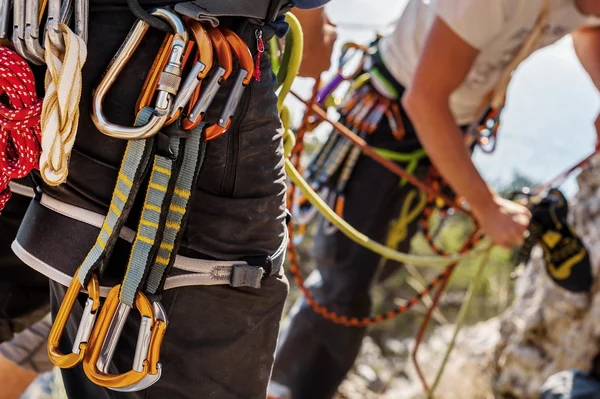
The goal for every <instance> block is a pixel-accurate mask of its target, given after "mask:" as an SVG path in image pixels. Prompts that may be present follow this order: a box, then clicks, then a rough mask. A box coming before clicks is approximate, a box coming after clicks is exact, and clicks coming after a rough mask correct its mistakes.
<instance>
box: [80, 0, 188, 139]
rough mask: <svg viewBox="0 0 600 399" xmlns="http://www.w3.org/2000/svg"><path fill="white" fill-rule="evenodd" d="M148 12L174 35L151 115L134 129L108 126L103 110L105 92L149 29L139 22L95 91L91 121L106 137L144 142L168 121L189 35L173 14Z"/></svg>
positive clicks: (159, 11) (157, 10)
mask: <svg viewBox="0 0 600 399" xmlns="http://www.w3.org/2000/svg"><path fill="white" fill-rule="evenodd" d="M150 13H151V14H152V15H154V16H156V17H159V18H161V19H164V20H165V21H167V22H168V23H169V25H171V27H172V28H173V31H174V32H175V33H174V35H173V41H172V42H171V43H170V48H171V51H170V57H169V60H168V62H167V63H166V66H165V67H164V69H163V70H162V71H161V76H160V79H159V82H158V87H157V96H156V103H155V105H154V113H153V114H152V117H151V118H150V120H149V121H148V123H146V124H144V125H141V126H135V127H134V126H121V125H117V124H114V123H111V122H110V121H109V120H108V119H107V118H106V116H105V115H104V112H103V110H102V102H103V101H104V97H105V96H106V93H108V91H109V90H110V88H111V86H112V85H113V83H114V82H115V80H116V79H117V77H118V75H119V73H121V71H122V70H123V68H125V65H127V62H129V60H130V59H131V57H132V56H133V53H134V51H135V49H136V48H137V46H138V45H139V44H140V42H141V40H142V38H143V37H144V35H145V33H146V31H147V30H148V24H147V23H145V22H144V21H142V20H138V21H137V22H136V23H135V25H134V26H133V27H132V28H131V31H130V32H129V35H128V36H127V40H126V41H125V42H124V43H123V45H122V46H121V48H120V49H119V51H118V52H117V54H116V55H115V57H114V58H113V60H112V61H111V64H110V65H109V67H108V70H107V71H106V73H105V74H104V77H103V78H102V81H101V82H100V84H99V85H98V87H97V88H96V90H95V92H94V98H93V102H92V120H93V121H94V124H95V125H96V128H97V129H98V130H99V131H101V132H102V133H104V134H106V135H107V136H110V137H114V138H118V139H125V140H139V139H147V138H149V137H152V136H154V135H155V134H157V133H158V131H159V130H160V129H161V128H162V127H163V125H164V124H165V122H166V121H167V120H168V119H169V113H170V111H171V107H172V105H173V98H174V96H175V95H177V92H178V90H179V85H180V84H181V75H182V70H183V58H184V53H185V47H186V45H187V42H188V33H187V31H186V29H185V26H184V24H183V22H182V21H181V19H180V18H179V17H178V16H177V14H175V13H174V12H172V11H169V10H166V9H163V8H156V9H153V10H151V11H150Z"/></svg>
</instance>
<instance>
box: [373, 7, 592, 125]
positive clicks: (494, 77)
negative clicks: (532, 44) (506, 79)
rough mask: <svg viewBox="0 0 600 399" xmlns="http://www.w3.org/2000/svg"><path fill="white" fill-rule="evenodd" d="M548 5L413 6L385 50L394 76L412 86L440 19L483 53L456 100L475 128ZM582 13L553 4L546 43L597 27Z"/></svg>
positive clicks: (463, 120) (462, 118)
mask: <svg viewBox="0 0 600 399" xmlns="http://www.w3.org/2000/svg"><path fill="white" fill-rule="evenodd" d="M542 4H543V2H542V0H409V3H408V5H407V6H406V9H405V10H404V13H403V14H402V16H401V18H400V19H399V21H398V23H397V25H396V27H395V29H394V31H393V32H392V33H391V34H389V35H388V36H386V37H384V38H383V39H382V40H381V42H380V44H379V46H380V47H379V48H380V49H381V57H382V59H383V62H384V63H385V65H386V67H387V68H388V69H389V70H390V72H391V74H392V75H393V76H394V77H395V78H396V79H397V80H398V82H400V84H402V85H403V86H405V87H407V86H409V85H410V83H411V81H412V78H413V76H414V73H415V69H416V67H417V63H418V61H419V55H420V52H421V49H422V48H423V46H424V44H425V41H426V39H427V35H428V33H429V30H430V28H431V26H432V24H433V22H434V20H435V18H436V16H439V17H440V18H441V19H443V20H444V22H445V23H446V24H447V25H448V26H449V27H450V28H451V29H452V30H453V31H454V32H455V33H456V34H457V35H458V36H460V37H461V38H462V39H463V40H465V41H466V42H467V43H469V44H470V45H471V46H473V47H474V48H476V49H478V50H479V51H480V53H479V55H478V57H477V59H476V60H475V63H474V65H473V67H472V69H471V71H470V72H469V75H468V76H467V78H466V79H465V81H464V82H463V84H462V85H461V86H460V87H458V88H457V89H456V91H455V92H454V93H453V94H452V96H451V98H450V108H451V110H452V112H453V114H454V117H455V119H456V121H457V123H458V124H460V125H463V124H468V123H470V122H472V119H473V117H474V113H475V112H476V110H477V107H478V105H479V104H480V102H481V100H482V98H483V97H484V96H485V95H486V94H487V93H488V92H489V91H490V90H491V89H492V88H494V86H495V85H496V83H497V81H498V79H499V77H500V75H501V73H502V71H503V70H504V68H505V67H506V65H508V63H510V61H511V60H512V59H513V57H514V56H515V54H516V52H517V51H518V50H519V49H520V48H521V46H522V45H523V43H524V41H525V40H526V39H527V37H528V35H529V33H530V32H531V30H532V29H533V27H534V25H535V21H536V20H537V18H538V16H539V14H540V10H541V7H542ZM597 21H598V20H597V19H595V18H589V17H586V16H584V15H583V14H581V13H580V12H579V10H578V9H577V7H576V6H575V2H574V0H551V8H550V14H549V18H548V20H547V23H546V26H545V28H544V39H543V40H542V41H541V43H540V45H539V47H544V46H547V45H549V44H552V43H554V42H555V41H557V40H559V39H560V38H562V37H563V36H565V35H567V34H568V33H569V32H571V31H573V30H574V29H576V28H578V27H580V26H582V25H584V24H588V25H597Z"/></svg>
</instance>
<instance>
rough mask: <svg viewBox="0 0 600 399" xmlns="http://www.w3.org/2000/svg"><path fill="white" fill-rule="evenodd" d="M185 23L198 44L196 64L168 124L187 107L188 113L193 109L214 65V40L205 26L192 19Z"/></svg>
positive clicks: (190, 72)
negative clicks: (201, 87) (202, 84)
mask: <svg viewBox="0 0 600 399" xmlns="http://www.w3.org/2000/svg"><path fill="white" fill-rule="evenodd" d="M184 22H185V24H186V25H187V28H188V30H189V31H190V34H191V36H192V37H193V42H195V43H196V48H197V50H196V54H195V57H194V64H193V66H192V68H191V70H190V71H189V73H188V76H187V77H186V79H185V81H184V82H183V84H182V85H181V88H180V89H179V93H178V94H177V97H175V101H173V107H172V108H171V117H170V119H169V120H168V121H167V124H170V123H172V122H174V121H175V120H176V119H177V118H179V115H181V112H182V110H183V108H184V107H185V106H186V105H187V109H188V112H189V111H190V110H191V109H192V107H193V106H194V104H195V103H196V101H197V100H198V97H199V95H200V84H201V82H202V80H204V78H206V76H207V75H208V72H209V71H210V70H211V68H212V65H213V46H212V39H211V37H210V35H209V34H208V32H207V31H206V29H204V26H202V24H201V23H200V22H198V21H196V20H194V19H191V18H184Z"/></svg>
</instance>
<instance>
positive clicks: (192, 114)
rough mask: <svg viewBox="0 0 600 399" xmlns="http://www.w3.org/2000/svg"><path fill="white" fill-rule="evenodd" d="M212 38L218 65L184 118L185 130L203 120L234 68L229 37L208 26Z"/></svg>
mask: <svg viewBox="0 0 600 399" xmlns="http://www.w3.org/2000/svg"><path fill="white" fill-rule="evenodd" d="M206 31H207V32H208V35H209V37H210V40H211V41H212V44H213V47H214V49H215V51H216V53H217V59H218V60H219V63H218V67H217V69H216V70H214V71H213V72H212V75H211V77H210V78H209V79H208V81H207V82H206V84H205V85H204V87H203V89H202V93H201V94H200V98H199V99H198V101H197V102H196V104H194V107H193V108H192V109H191V110H190V111H189V114H188V116H187V118H186V119H184V120H183V128H184V130H190V129H193V128H194V127H196V126H198V124H199V123H200V122H201V121H202V118H203V117H204V115H205V114H206V111H208V108H209V107H210V105H211V104H212V102H213V100H214V99H215V96H216V95H217V92H218V91H219V88H220V87H221V85H222V84H223V82H224V81H225V80H227V79H228V78H229V76H230V75H231V71H232V69H233V57H232V54H231V48H230V46H229V44H228V42H227V39H226V38H225V36H223V34H222V33H221V31H219V30H218V29H217V28H213V27H212V26H208V27H207V28H206Z"/></svg>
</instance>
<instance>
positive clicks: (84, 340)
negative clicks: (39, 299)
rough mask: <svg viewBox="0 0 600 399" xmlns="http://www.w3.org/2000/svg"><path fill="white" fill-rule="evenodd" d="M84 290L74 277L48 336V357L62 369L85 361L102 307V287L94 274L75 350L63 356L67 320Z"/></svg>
mask: <svg viewBox="0 0 600 399" xmlns="http://www.w3.org/2000/svg"><path fill="white" fill-rule="evenodd" d="M78 272H79V271H77V272H75V276H77V275H78ZM82 289H83V287H82V286H81V283H80V282H79V279H78V278H77V277H74V278H73V281H72V282H71V285H69V288H68V289H67V292H66V294H65V297H64V299H63V300H62V303H61V305H60V308H59V309H58V313H57V314H56V317H55V319H54V323H53V324H52V329H51V330H50V335H49V336H48V356H49V357H50V360H51V361H52V363H54V364H55V365H56V366H58V367H60V368H71V367H75V366H76V365H77V364H79V363H80V362H81V361H82V360H83V359H84V357H85V354H86V352H87V349H88V348H89V338H90V333H91V331H92V328H93V326H94V322H95V321H96V315H97V313H98V308H99V306H100V285H99V284H98V278H97V277H96V275H94V274H93V275H92V277H91V279H90V281H89V283H88V284H87V291H88V299H87V301H86V303H85V308H84V310H83V316H82V317H81V321H80V322H79V328H78V329H77V335H76V336H75V342H74V343H73V350H72V352H71V353H69V354H63V353H62V352H61V351H60V349H59V344H60V338H61V336H62V334H63V331H64V329H65V326H66V325H67V320H68V319H69V315H70V314H71V312H72V310H73V305H74V304H75V301H76V300H77V296H78V295H79V293H80V292H81V290H82Z"/></svg>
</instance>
